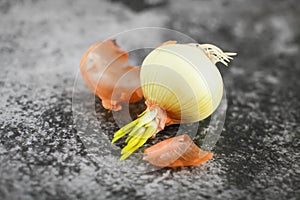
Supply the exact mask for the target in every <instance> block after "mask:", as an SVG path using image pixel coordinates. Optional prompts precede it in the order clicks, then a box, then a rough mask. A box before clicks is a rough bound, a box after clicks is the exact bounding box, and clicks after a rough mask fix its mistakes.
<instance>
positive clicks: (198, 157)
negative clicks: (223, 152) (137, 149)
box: [143, 134, 213, 167]
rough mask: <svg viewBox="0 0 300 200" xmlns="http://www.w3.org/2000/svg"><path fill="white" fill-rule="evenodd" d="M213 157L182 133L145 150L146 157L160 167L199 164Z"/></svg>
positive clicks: (145, 158)
mask: <svg viewBox="0 0 300 200" xmlns="http://www.w3.org/2000/svg"><path fill="white" fill-rule="evenodd" d="M212 157H213V153H211V152H206V151H203V150H201V149H200V148H199V147H198V146H197V145H196V144H195V143H194V142H193V140H192V139H191V138H190V137H189V136H188V135H187V134H184V135H180V136H177V137H173V138H169V139H167V140H164V141H162V142H159V143H157V144H155V145H153V146H151V147H149V148H147V149H145V151H144V158H143V160H146V161H148V162H150V163H151V164H152V165H155V166H158V167H183V166H197V165H200V164H203V163H205V162H206V161H208V160H210V159H211V158H212Z"/></svg>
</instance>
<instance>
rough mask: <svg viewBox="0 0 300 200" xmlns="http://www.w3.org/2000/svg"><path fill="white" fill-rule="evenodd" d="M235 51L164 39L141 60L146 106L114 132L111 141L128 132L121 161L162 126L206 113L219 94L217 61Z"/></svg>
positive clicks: (196, 118)
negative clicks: (133, 118)
mask: <svg viewBox="0 0 300 200" xmlns="http://www.w3.org/2000/svg"><path fill="white" fill-rule="evenodd" d="M233 55H235V53H227V52H223V51H222V50H221V49H219V48H218V47H216V46H214V45H210V44H201V45H200V44H194V43H193V44H176V42H175V43H174V42H166V43H164V44H163V45H161V46H159V47H157V48H156V49H154V50H153V51H151V52H150V53H149V54H148V55H147V56H146V58H145V59H144V61H143V63H142V66H141V72H140V81H141V87H142V91H143V95H144V97H145V100H146V101H145V103H146V105H147V109H146V110H145V111H144V112H143V113H142V114H140V115H139V116H138V118H137V119H136V120H134V121H133V122H131V123H129V124H127V125H126V126H124V127H123V128H121V129H120V130H119V131H117V132H116V133H115V134H114V138H113V140H112V142H115V141H117V140H118V139H120V138H121V137H123V136H125V135H126V134H128V133H129V135H128V137H127V139H126V142H127V145H126V146H125V147H124V148H123V149H122V151H121V154H122V156H121V160H123V159H126V158H127V157H128V156H129V155H130V154H131V153H133V151H135V150H136V149H137V148H139V147H141V146H142V145H143V144H144V143H145V142H146V141H147V140H148V138H150V137H154V136H155V135H156V133H157V132H159V131H161V130H163V129H164V127H165V126H168V125H171V124H179V123H191V122H197V121H200V120H203V119H205V118H207V117H208V116H210V115H211V114H212V113H213V112H214V111H215V110H216V108H217V107H218V105H219V104H220V102H221V99H222V95H223V80H222V76H221V74H220V72H219V70H218V68H217V67H216V65H215V64H216V63H217V62H222V63H223V64H225V65H227V63H228V62H229V61H230V59H232V58H231V57H230V56H233Z"/></svg>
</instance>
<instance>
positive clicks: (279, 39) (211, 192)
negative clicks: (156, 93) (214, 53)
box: [0, 0, 300, 200]
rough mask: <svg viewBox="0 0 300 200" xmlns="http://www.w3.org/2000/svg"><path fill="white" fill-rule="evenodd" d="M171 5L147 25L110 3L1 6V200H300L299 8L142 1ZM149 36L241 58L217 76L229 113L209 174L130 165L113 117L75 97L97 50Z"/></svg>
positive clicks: (90, 99)
mask: <svg viewBox="0 0 300 200" xmlns="http://www.w3.org/2000/svg"><path fill="white" fill-rule="evenodd" d="M161 2H162V5H161V6H156V7H155V6H153V8H151V9H148V8H147V9H142V8H141V10H140V12H138V13H136V12H135V11H131V9H132V8H131V9H129V8H128V6H126V5H123V4H120V3H118V2H111V1H18V0H16V1H1V2H0V60H1V64H0V67H1V73H0V94H1V98H0V199H7V200H8V199H9V200H11V199H39V200H42V199H299V198H300V167H299V165H300V160H299V158H300V155H299V148H300V126H299V121H300V112H299V111H300V103H299V100H300V93H299V88H300V84H299V80H298V79H299V76H300V66H299V62H298V59H299V48H300V42H299V41H300V40H299V38H300V28H299V19H300V7H299V6H298V4H299V3H298V2H297V1H296V0H294V1H293V0H287V1H246V0H241V1H226V0H223V1H185V2H184V3H183V1H157V2H156V1H153V2H152V1H143V3H144V4H147V5H156V3H158V4H160V3H161ZM164 2H166V3H164ZM129 7H132V6H129ZM142 7H143V5H142ZM141 26H161V27H167V28H172V29H175V30H178V31H181V32H183V33H185V34H187V35H189V36H191V37H192V38H194V39H196V40H197V41H198V42H199V43H213V44H216V45H218V46H220V47H221V48H223V49H224V50H232V51H236V52H238V53H239V55H238V57H236V59H235V60H234V61H233V62H232V64H231V66H230V67H229V68H225V67H224V66H221V65H218V66H219V68H220V70H221V72H222V74H223V76H224V81H225V86H226V91H227V101H228V109H227V115H226V122H225V127H224V130H223V132H222V135H221V138H220V140H219V141H218V143H217V145H216V147H215V148H214V150H213V151H214V153H215V155H214V158H213V159H212V160H211V161H209V162H208V163H206V164H204V165H201V166H199V167H183V168H176V169H156V168H149V166H148V165H147V163H145V162H142V161H140V160H138V159H128V160H126V161H124V162H120V161H119V160H118V159H119V158H118V154H119V151H120V147H122V145H123V144H122V143H121V142H120V143H118V144H117V145H111V144H110V143H109V142H107V141H109V140H110V139H111V138H112V134H113V133H114V131H116V130H117V129H118V126H117V124H116V122H115V120H114V117H113V113H111V112H108V111H106V110H105V109H103V107H102V106H101V104H100V101H99V99H97V98H96V99H95V97H94V96H93V95H92V94H91V93H90V92H89V91H88V90H87V88H83V89H82V92H81V90H78V91H77V90H76V91H75V90H74V88H75V89H76V84H75V85H74V81H75V79H76V75H77V73H78V65H79V60H80V57H81V56H82V54H83V53H84V52H85V50H86V49H87V48H88V46H89V45H91V44H93V43H94V42H96V41H100V40H103V39H105V38H106V37H108V36H110V35H111V34H115V33H118V32H120V31H124V30H127V29H130V28H134V27H141ZM153 37H156V36H153ZM163 37H164V39H165V40H168V39H172V38H169V37H171V36H168V35H164V36H163ZM133 39H134V40H139V41H141V42H142V41H143V40H145V38H143V36H142V35H141V36H140V38H128V43H129V44H130V42H129V41H130V40H133ZM146 39H148V38H146ZM137 55H138V54H137ZM138 60H139V59H138ZM76 80H77V82H78V83H79V82H80V76H79V77H78V78H77V79H76ZM83 87H84V86H83ZM74 91H75V92H74ZM76 92H77V93H76ZM81 97H84V100H82V99H81ZM138 105H139V106H137V107H136V106H134V105H131V112H132V113H131V114H132V115H133V116H134V115H135V114H136V113H138V112H139V111H140V110H142V108H143V104H142V103H140V104H138ZM206 126H207V123H206V122H203V123H202V124H201V126H200V129H199V131H200V132H202V131H203V130H204V129H205V128H206ZM177 128H178V127H177V126H172V127H169V128H168V129H166V131H164V132H163V133H164V134H160V135H158V137H157V138H156V140H154V141H149V143H148V144H147V145H148V146H149V145H151V144H153V143H155V142H157V141H159V140H163V139H165V138H168V137H170V136H172V135H174V132H175V131H176V130H177ZM136 156H137V157H139V156H140V154H137V155H136Z"/></svg>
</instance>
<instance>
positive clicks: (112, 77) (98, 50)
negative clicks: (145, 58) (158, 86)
mask: <svg viewBox="0 0 300 200" xmlns="http://www.w3.org/2000/svg"><path fill="white" fill-rule="evenodd" d="M127 61H128V53H127V52H126V51H124V50H122V49H121V48H120V47H119V46H118V45H117V44H116V42H115V41H114V40H105V41H103V42H99V43H96V44H94V45H92V46H91V47H90V48H89V49H88V50H87V52H86V53H85V54H84V55H83V56H82V58H81V60H80V72H81V75H82V78H83V80H84V82H85V83H86V84H87V86H88V87H89V88H90V90H91V91H92V92H93V93H95V94H96V95H97V96H98V97H99V98H100V99H101V100H102V105H103V107H104V108H106V109H109V110H114V111H117V110H121V109H122V106H121V102H128V101H129V102H136V101H139V100H141V99H142V98H143V94H142V90H141V87H140V79H139V74H140V68H139V67H137V66H126V63H127ZM136 88H138V89H136Z"/></svg>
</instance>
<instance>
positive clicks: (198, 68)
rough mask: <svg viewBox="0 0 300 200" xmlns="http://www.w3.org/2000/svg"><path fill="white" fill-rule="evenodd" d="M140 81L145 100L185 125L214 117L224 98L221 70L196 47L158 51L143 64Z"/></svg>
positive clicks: (175, 45) (168, 48) (174, 46)
mask: <svg viewBox="0 0 300 200" xmlns="http://www.w3.org/2000/svg"><path fill="white" fill-rule="evenodd" d="M140 80H141V85H142V91H143V95H144V97H145V99H146V100H147V101H148V102H149V103H150V104H157V105H158V106H160V107H161V108H163V109H164V110H165V111H166V112H167V115H168V116H169V117H172V119H173V120H174V121H175V120H176V121H180V122H181V123H187V122H196V121H200V120H203V119H205V118H207V117H208V116H210V115H211V114H212V113H213V112H214V111H215V110H216V108H217V107H218V105H219V104H220V102H221V99H222V95H223V80H222V76H221V74H220V72H219V70H218V69H217V67H216V66H215V65H214V64H213V63H212V61H211V60H210V59H209V58H208V57H207V56H206V55H205V53H204V52H203V50H202V49H200V48H197V47H196V46H192V45H186V44H171V45H164V46H161V47H159V48H156V49H154V50H153V51H152V52H151V53H150V54H149V55H148V56H147V57H146V58H145V60H144V62H143V64H142V68H141V73H140Z"/></svg>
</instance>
